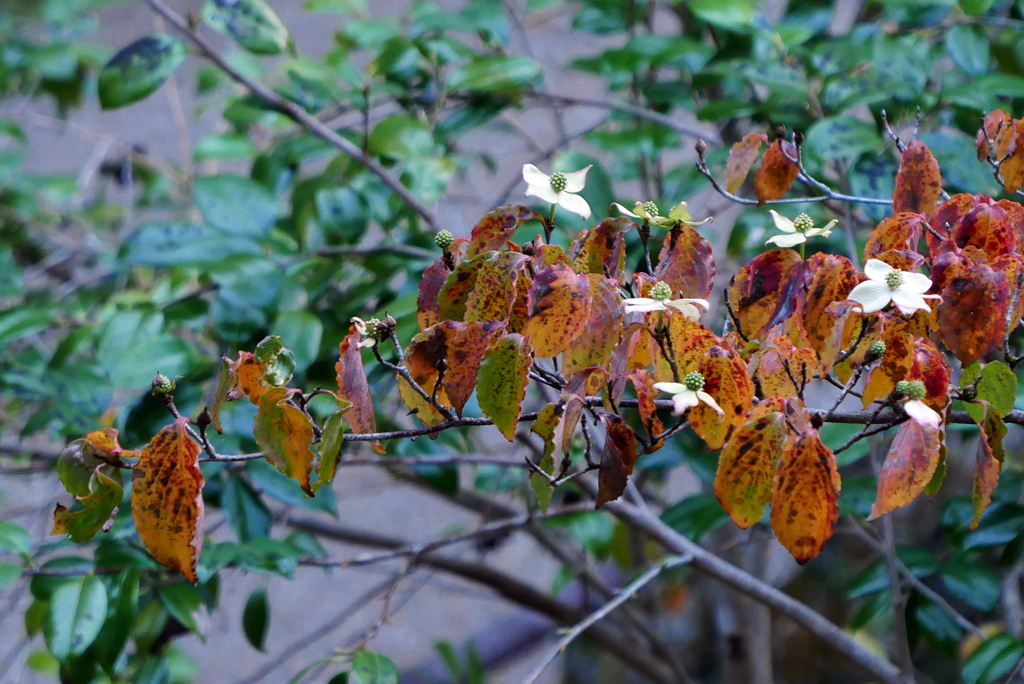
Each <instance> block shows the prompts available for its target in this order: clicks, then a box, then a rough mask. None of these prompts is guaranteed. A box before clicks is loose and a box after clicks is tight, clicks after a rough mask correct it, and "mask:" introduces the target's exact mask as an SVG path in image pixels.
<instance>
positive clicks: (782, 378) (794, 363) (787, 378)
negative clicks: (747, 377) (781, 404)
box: [755, 334, 818, 397]
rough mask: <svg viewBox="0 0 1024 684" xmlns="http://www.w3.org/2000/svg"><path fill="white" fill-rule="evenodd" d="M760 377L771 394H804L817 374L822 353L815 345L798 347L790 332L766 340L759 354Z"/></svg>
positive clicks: (758, 371)
mask: <svg viewBox="0 0 1024 684" xmlns="http://www.w3.org/2000/svg"><path fill="white" fill-rule="evenodd" d="M755 358H758V362H757V378H758V380H759V381H760V382H761V390H762V391H763V392H764V393H765V394H767V395H773V394H777V395H779V396H783V397H792V396H796V395H798V394H800V393H801V392H802V391H803V388H804V387H806V386H807V384H808V383H809V382H810V381H811V380H812V379H813V378H814V374H815V371H816V369H817V367H818V355H817V354H816V353H815V351H814V350H813V349H808V348H806V347H794V346H793V342H792V341H791V340H790V339H789V336H788V335H785V334H782V335H779V336H777V337H775V338H774V339H772V340H770V341H768V342H766V343H765V344H764V345H763V346H762V349H761V351H760V352H759V353H758V354H757V355H756V357H755Z"/></svg>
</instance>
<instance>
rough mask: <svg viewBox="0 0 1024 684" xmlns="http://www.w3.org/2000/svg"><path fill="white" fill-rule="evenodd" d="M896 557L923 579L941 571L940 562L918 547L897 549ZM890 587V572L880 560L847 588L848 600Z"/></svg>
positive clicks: (932, 554) (883, 561)
mask: <svg viewBox="0 0 1024 684" xmlns="http://www.w3.org/2000/svg"><path fill="white" fill-rule="evenodd" d="M896 556H897V557H898V558H899V559H900V560H901V561H903V564H904V565H906V566H907V568H908V569H909V570H910V572H911V573H912V574H913V575H914V577H917V578H918V579H922V578H925V577H928V576H930V575H933V574H935V573H936V572H938V570H939V560H938V559H937V558H936V557H935V554H934V553H932V552H931V551H928V550H927V549H922V548H919V547H916V546H903V547H900V548H898V549H896ZM888 587H889V571H888V568H887V566H886V564H885V560H884V559H879V560H877V561H875V562H874V563H872V564H871V565H870V566H868V568H867V570H865V571H864V572H862V573H860V574H859V575H857V577H855V578H854V579H853V580H852V581H851V582H850V583H849V584H848V585H847V586H846V598H849V599H854V598H859V597H861V596H866V595H868V594H871V593H874V592H876V591H882V590H883V589H888Z"/></svg>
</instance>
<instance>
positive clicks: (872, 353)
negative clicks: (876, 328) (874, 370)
mask: <svg viewBox="0 0 1024 684" xmlns="http://www.w3.org/2000/svg"><path fill="white" fill-rule="evenodd" d="M884 354H885V342H883V341H882V340H875V341H874V342H872V343H871V346H870V347H868V358H870V359H880V358H882V356H883V355H884Z"/></svg>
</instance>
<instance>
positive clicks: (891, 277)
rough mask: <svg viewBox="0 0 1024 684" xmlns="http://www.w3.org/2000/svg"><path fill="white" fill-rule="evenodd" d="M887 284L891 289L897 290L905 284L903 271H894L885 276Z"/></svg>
mask: <svg viewBox="0 0 1024 684" xmlns="http://www.w3.org/2000/svg"><path fill="white" fill-rule="evenodd" d="M885 284H886V285H888V286H889V289H890V290H895V289H896V288H898V287H899V286H900V285H902V284H903V273H902V271H893V272H891V273H889V274H888V275H887V276H885Z"/></svg>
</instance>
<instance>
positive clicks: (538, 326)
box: [523, 264, 592, 359]
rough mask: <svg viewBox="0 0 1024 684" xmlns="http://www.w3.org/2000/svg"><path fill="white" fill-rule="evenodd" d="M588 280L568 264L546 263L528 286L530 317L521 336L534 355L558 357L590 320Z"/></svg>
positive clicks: (538, 356)
mask: <svg viewBox="0 0 1024 684" xmlns="http://www.w3.org/2000/svg"><path fill="white" fill-rule="evenodd" d="M591 299H592V295H591V291H590V279H589V278H588V277H587V276H586V275H579V274H577V273H576V272H575V271H574V270H572V269H571V268H569V267H568V266H563V265H561V264H556V265H554V266H548V267H547V268H545V269H544V270H543V271H541V272H539V273H538V274H537V275H535V276H534V278H533V283H532V284H531V285H530V299H529V312H530V317H529V318H528V319H527V321H526V325H524V326H523V335H524V336H525V337H529V338H530V340H531V341H532V342H533V352H534V354H536V355H537V358H541V359H547V358H551V357H553V356H558V355H559V354H561V353H562V352H563V351H565V350H566V349H568V348H569V345H570V344H572V343H573V340H575V339H576V338H577V337H579V335H580V333H582V332H583V328H584V326H586V324H587V321H588V320H589V319H590V303H591Z"/></svg>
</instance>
